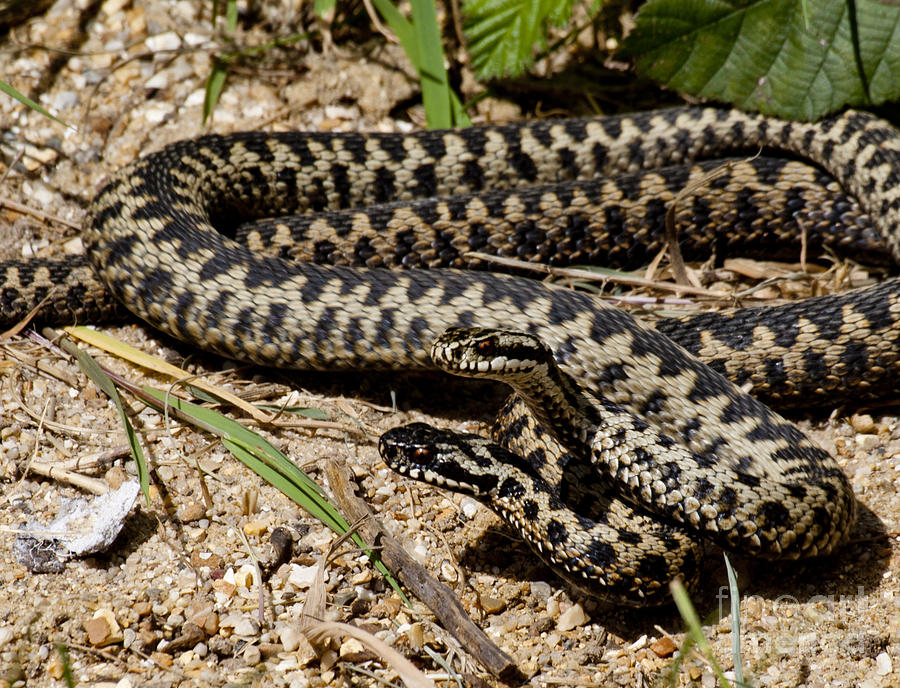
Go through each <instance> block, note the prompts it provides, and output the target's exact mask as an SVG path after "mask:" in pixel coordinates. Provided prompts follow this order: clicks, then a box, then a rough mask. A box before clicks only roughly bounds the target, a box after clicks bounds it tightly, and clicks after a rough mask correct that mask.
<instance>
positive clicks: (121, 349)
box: [63, 326, 269, 423]
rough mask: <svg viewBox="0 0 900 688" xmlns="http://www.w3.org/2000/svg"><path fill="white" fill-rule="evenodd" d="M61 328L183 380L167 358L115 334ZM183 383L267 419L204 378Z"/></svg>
mask: <svg viewBox="0 0 900 688" xmlns="http://www.w3.org/2000/svg"><path fill="white" fill-rule="evenodd" d="M63 329H64V331H65V332H66V333H67V334H69V335H71V336H72V337H75V338H76V339H79V340H81V341H83V342H86V343H88V344H90V345H91V346H95V347H97V348H98V349H102V350H103V351H106V352H107V353H110V354H112V355H113V356H116V357H118V358H121V359H122V360H125V361H130V362H131V363H134V364H135V365H138V366H140V367H141V368H146V369H147V370H152V371H154V372H156V373H159V374H160V375H166V376H168V377H171V378H172V379H174V380H183V379H184V378H185V372H184V371H183V370H182V369H181V368H179V367H177V366H174V365H172V364H171V363H168V362H167V361H163V360H162V359H160V358H157V357H156V356H151V355H150V354H148V353H146V352H144V351H141V350H140V349H136V348H134V347H133V346H129V345H128V344H126V343H125V342H121V341H119V340H118V339H116V338H115V337H110V336H109V335H108V334H104V333H103V332H98V331H97V330H93V329H91V328H90V327H83V326H77V327H75V326H71V327H65V328H63ZM186 387H187V388H188V389H189V390H190V392H191V394H197V395H198V396H199V391H200V390H202V391H204V392H206V394H207V395H208V396H207V397H203V398H205V400H208V401H213V402H215V403H218V404H230V405H231V406H234V407H235V408H238V409H240V410H241V411H243V412H244V413H246V414H247V415H249V416H250V417H252V418H254V419H255V420H257V421H259V422H261V423H265V422H268V420H269V418H268V416H267V415H266V414H265V413H263V412H262V411H261V410H260V409H259V408H257V407H256V406H254V405H253V404H250V403H248V402H246V401H244V400H243V399H241V398H240V397H238V396H236V395H234V394H232V393H231V392H229V391H228V390H227V389H222V388H221V387H217V386H216V385H213V384H210V383H208V382H206V381H205V380H202V379H199V378H194V379H192V380H191V381H190V383H189V384H188V385H186Z"/></svg>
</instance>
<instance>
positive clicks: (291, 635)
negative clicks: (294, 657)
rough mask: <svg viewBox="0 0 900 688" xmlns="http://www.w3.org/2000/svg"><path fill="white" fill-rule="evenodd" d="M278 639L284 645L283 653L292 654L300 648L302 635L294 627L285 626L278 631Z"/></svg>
mask: <svg viewBox="0 0 900 688" xmlns="http://www.w3.org/2000/svg"><path fill="white" fill-rule="evenodd" d="M278 637H279V639H280V640H281V644H282V645H284V649H285V652H293V651H294V650H296V649H297V648H298V647H300V639H301V637H302V634H301V633H300V631H298V630H297V629H296V628H295V627H294V626H285V627H284V628H282V629H281V631H279V633H278Z"/></svg>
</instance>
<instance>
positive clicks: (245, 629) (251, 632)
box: [234, 617, 259, 637]
mask: <svg viewBox="0 0 900 688" xmlns="http://www.w3.org/2000/svg"><path fill="white" fill-rule="evenodd" d="M258 633H259V625H258V624H257V623H256V621H254V620H253V619H248V618H246V617H245V618H243V619H241V620H240V621H238V622H237V623H236V624H235V626H234V634H235V635H241V636H244V637H250V636H255V635H257V634H258Z"/></svg>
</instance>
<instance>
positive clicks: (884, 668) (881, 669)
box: [875, 652, 894, 676]
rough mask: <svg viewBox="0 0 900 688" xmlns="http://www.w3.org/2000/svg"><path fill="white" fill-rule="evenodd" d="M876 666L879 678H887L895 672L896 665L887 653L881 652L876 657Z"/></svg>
mask: <svg viewBox="0 0 900 688" xmlns="http://www.w3.org/2000/svg"><path fill="white" fill-rule="evenodd" d="M875 666H876V668H877V671H878V675H879V676H887V675H888V674H890V673H891V672H892V671H893V670H894V663H893V662H892V661H891V656H890V655H889V654H888V653H887V652H879V653H878V656H877V657H875Z"/></svg>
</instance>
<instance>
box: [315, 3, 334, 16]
mask: <svg viewBox="0 0 900 688" xmlns="http://www.w3.org/2000/svg"><path fill="white" fill-rule="evenodd" d="M336 4H337V0H315V2H314V3H313V11H314V12H315V13H316V15H317V16H319V17H324V16H325V15H326V14H328V13H329V12H331V10H333V9H334V7H335V5H336Z"/></svg>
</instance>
